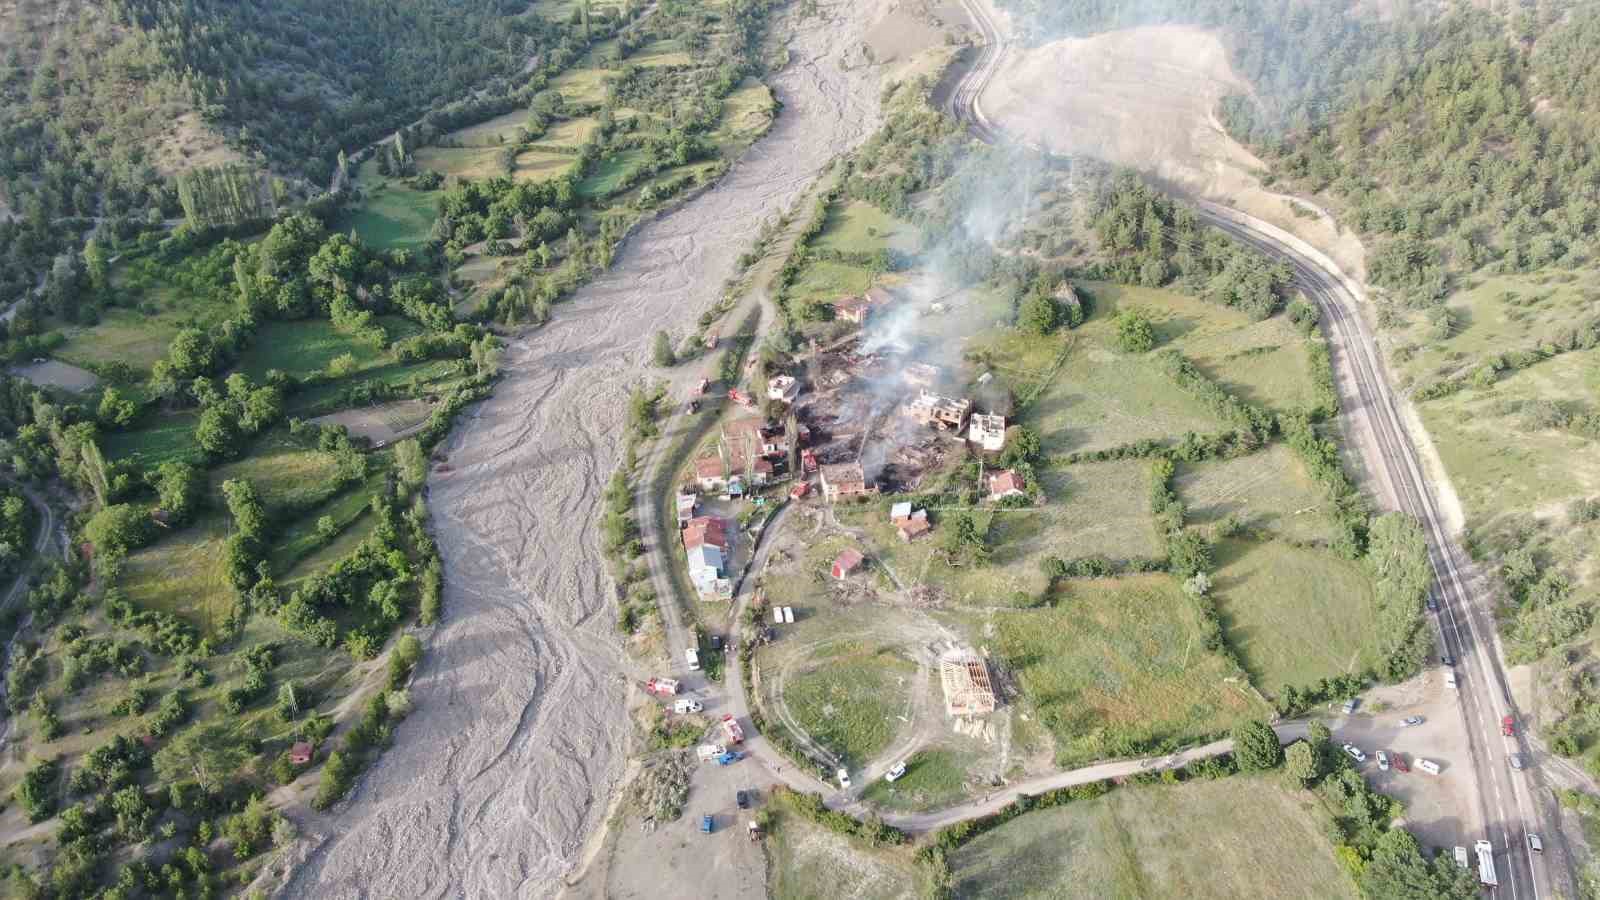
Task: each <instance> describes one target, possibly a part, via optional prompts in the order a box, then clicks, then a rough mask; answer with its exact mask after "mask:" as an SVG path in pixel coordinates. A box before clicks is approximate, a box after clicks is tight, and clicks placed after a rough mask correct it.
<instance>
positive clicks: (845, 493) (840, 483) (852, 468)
mask: <svg viewBox="0 0 1600 900" xmlns="http://www.w3.org/2000/svg"><path fill="white" fill-rule="evenodd" d="M873 493H877V491H876V489H875V488H872V487H869V486H868V485H867V476H866V473H865V472H863V471H862V469H861V464H860V463H839V464H838V465H832V466H823V467H822V498H823V499H824V500H827V501H828V502H829V503H834V502H836V501H838V500H842V499H844V498H846V497H861V496H865V495H867V494H873Z"/></svg>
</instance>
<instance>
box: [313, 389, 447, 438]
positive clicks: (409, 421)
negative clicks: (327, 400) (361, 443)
mask: <svg viewBox="0 0 1600 900" xmlns="http://www.w3.org/2000/svg"><path fill="white" fill-rule="evenodd" d="M431 409H432V407H431V406H429V404H428V402H427V401H426V400H397V401H395V402H393V403H384V404H381V405H378V406H367V407H362V408H361V409H347V410H343V411H341V412H336V413H333V414H331V415H326V416H319V417H317V418H315V419H312V420H311V421H312V422H313V423H315V424H317V425H343V426H344V427H345V428H346V429H348V430H349V432H350V434H351V435H353V436H355V437H364V438H366V439H367V440H369V441H371V442H373V443H374V444H377V443H380V442H381V443H389V442H391V441H394V440H398V439H399V438H402V437H405V436H406V435H408V434H410V433H411V432H413V431H415V430H417V429H418V428H421V427H422V426H423V425H424V424H426V423H427V421H428V413H429V411H430V410H431Z"/></svg>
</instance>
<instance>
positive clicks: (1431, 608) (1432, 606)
mask: <svg viewBox="0 0 1600 900" xmlns="http://www.w3.org/2000/svg"><path fill="white" fill-rule="evenodd" d="M1438 611H1439V601H1438V600H1436V599H1434V597H1433V595H1432V594H1429V595H1428V612H1438Z"/></svg>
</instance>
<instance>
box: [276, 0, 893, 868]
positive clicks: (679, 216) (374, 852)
mask: <svg viewBox="0 0 1600 900" xmlns="http://www.w3.org/2000/svg"><path fill="white" fill-rule="evenodd" d="M880 13H881V9H880V6H879V3H877V2H872V3H852V2H847V0H837V2H832V3H823V4H822V11H821V14H820V15H818V16H811V17H808V18H805V19H799V20H795V21H794V22H793V27H794V35H793V37H792V38H790V40H789V56H790V60H791V64H790V65H789V66H787V67H786V68H785V69H784V70H783V71H781V72H780V73H779V74H778V75H776V76H775V77H774V78H773V81H772V84H773V88H774V93H775V94H776V95H777V97H778V99H779V100H780V101H781V102H782V103H783V114H782V115H781V116H780V117H779V118H778V120H777V121H776V123H775V124H774V125H773V128H772V130H771V131H770V132H769V133H768V135H767V136H766V137H764V138H763V139H762V140H761V141H760V142H759V143H757V144H756V145H755V146H754V147H752V148H751V150H750V151H749V152H748V153H747V154H746V155H745V157H744V158H743V159H741V160H740V162H739V163H738V164H737V165H735V166H734V167H733V169H732V170H731V171H730V172H729V173H728V175H727V176H726V177H725V178H724V179H723V181H722V182H721V183H720V184H719V185H718V186H717V187H716V188H715V189H713V190H710V191H707V192H706V193H704V194H701V195H700V196H698V197H696V198H695V199H694V200H692V201H690V202H688V203H686V204H685V205H684V206H682V207H680V208H679V209H678V210H677V211H675V212H674V213H672V214H671V215H668V216H665V217H662V218H660V219H656V220H654V221H652V222H650V223H648V224H646V225H645V226H643V227H642V228H641V229H640V230H639V231H638V232H637V233H636V234H635V235H633V236H632V237H631V238H630V239H629V240H628V242H627V243H626V245H625V246H624V247H623V249H622V251H621V252H620V253H619V255H618V258H617V261H616V264H615V265H614V267H613V268H612V270H611V271H610V272H609V273H607V274H606V275H604V276H602V277H601V278H599V279H598V280H597V281H595V282H594V283H592V284H590V285H589V286H588V287H586V288H585V289H583V290H582V291H580V292H579V293H578V295H577V296H576V297H575V298H574V299H573V301H572V302H570V303H568V304H564V305H563V306H562V308H561V310H560V311H559V312H558V314H557V315H556V318H555V320H554V321H553V322H551V323H550V324H549V325H548V326H546V327H545V328H544V329H542V330H540V331H539V332H537V333H535V334H532V335H530V336H528V337H527V338H525V339H521V340H515V341H512V342H511V344H510V346H509V348H508V352H507V353H506V358H505V361H504V368H505V372H506V377H505V379H504V381H503V382H502V383H501V384H500V386H499V387H498V389H497V390H496V392H495V395H494V397H493V398H492V399H490V400H488V401H486V402H485V403H483V404H482V405H481V406H479V407H477V408H476V409H474V410H472V411H471V412H470V413H468V414H467V415H466V416H465V417H464V419H463V421H462V422H461V425H460V427H459V428H458V430H457V432H456V434H455V436H454V437H453V438H452V439H451V441H450V442H449V444H448V445H447V447H446V449H447V451H448V453H449V454H450V467H449V471H448V472H444V471H436V472H435V474H434V476H433V478H432V479H431V480H430V483H429V490H430V493H431V498H432V506H433V510H434V513H435V517H434V529H435V532H436V534H437V539H438V542H439V549H440V552H441V554H442V555H443V557H444V562H445V620H444V622H443V623H442V624H441V625H440V626H439V627H438V630H437V631H436V633H435V634H434V635H433V637H432V639H431V640H430V642H429V644H430V646H429V648H428V655H427V657H426V658H425V659H424V661H423V663H422V665H421V667H420V671H419V672H418V674H417V676H416V678H415V680H414V682H413V684H412V686H411V696H412V700H413V702H414V703H415V706H416V712H415V713H413V714H412V715H411V717H410V718H408V719H407V720H406V722H405V724H404V725H402V726H401V728H400V731H399V734H398V735H397V739H396V745H395V747H394V748H393V749H391V750H390V751H389V752H388V753H387V754H386V755H385V756H384V757H383V759H382V760H381V761H380V762H379V763H378V765H377V766H375V767H374V769H373V770H372V771H371V772H370V773H368V774H367V776H366V777H365V778H364V780H363V782H362V784H361V785H360V786H359V787H358V788H357V790H356V793H355V795H354V799H353V800H352V801H351V802H349V803H347V804H345V805H344V806H342V807H341V808H339V809H337V810H336V811H335V812H334V813H333V814H331V815H329V816H326V817H319V818H314V819H311V820H310V821H308V823H307V824H306V826H305V830H306V832H307V834H308V837H309V838H310V843H309V845H308V850H307V851H306V853H305V856H306V859H305V862H304V863H303V864H302V865H301V866H300V867H299V868H298V870H297V872H296V874H295V875H294V877H293V878H292V879H291V880H290V881H289V882H288V884H287V885H285V886H284V888H283V890H282V895H283V896H292V897H452V898H453V897H496V898H501V897H508V898H509V897H541V898H542V897H549V896H551V895H552V894H554V893H555V891H556V889H557V887H558V885H559V884H560V883H561V881H562V879H563V877H564V876H566V875H567V874H568V873H569V872H570V871H571V870H572V869H573V868H574V867H575V866H576V865H577V864H578V862H579V860H580V857H581V852H582V848H583V845H584V842H585V838H586V837H587V836H588V835H590V834H591V833H592V832H594V831H595V830H596V828H598V827H599V826H600V824H601V823H602V821H603V820H604V819H605V818H606V816H607V814H608V806H609V804H608V802H607V800H608V797H609V795H610V794H611V792H612V791H614V790H615V789H616V788H617V787H618V782H619V780H620V778H621V776H622V772H623V769H624V755H625V754H626V752H627V747H628V743H629V731H630V724H629V720H628V716H627V714H626V711H625V708H624V707H625V696H626V691H627V686H626V681H625V676H624V672H625V670H626V668H627V661H626V659H624V657H623V653H622V650H621V647H620V643H619V641H618V639H617V637H616V626H615V621H614V617H615V608H614V606H613V604H612V602H611V598H612V590H613V586H612V585H611V583H610V580H609V579H608V578H607V576H606V574H605V572H606V569H605V565H604V562H603V558H602V556H601V552H600V534H599V531H600V529H599V527H598V520H599V517H600V513H601V503H602V498H601V492H602V490H603V487H604V485H605V481H606V479H607V477H608V476H609V475H610V472H611V470H612V468H613V467H614V466H615V464H616V462H617V460H618V458H619V456H620V452H621V447H622V442H623V433H624V423H625V418H626V405H627V398H628V392H629V390H630V389H631V388H632V387H633V386H635V385H637V384H639V383H641V382H642V381H644V380H645V379H646V378H649V377H657V376H659V375H660V374H661V372H660V370H655V369H652V368H651V367H650V364H649V360H650V336H651V333H652V331H653V330H654V329H655V328H657V327H660V326H662V325H665V324H667V323H672V322H677V321H681V322H684V323H688V322H692V321H693V319H694V317H695V316H696V315H697V314H698V313H699V312H700V311H701V310H702V309H704V308H705V307H706V306H707V305H708V304H709V303H711V302H712V301H713V300H714V299H715V298H716V296H717V290H718V286H719V285H720V284H721V283H722V282H723V280H724V279H725V278H726V277H727V276H728V275H729V274H730V273H731V272H733V271H734V269H735V268H736V265H737V260H738V256H739V254H740V253H742V252H743V251H744V250H746V249H747V248H748V246H749V241H750V238H751V236H752V235H753V234H755V232H756V230H757V227H758V224H759V223H760V222H761V221H762V220H763V219H766V218H769V217H772V216H775V215H777V214H779V213H781V212H782V211H783V210H786V209H788V208H790V207H791V206H792V205H793V204H794V203H795V202H796V200H797V199H798V198H799V197H800V196H801V195H802V194H803V193H804V192H805V190H806V189H807V187H808V186H809V185H810V183H811V182H812V181H813V180H814V179H815V178H816V177H817V175H818V174H819V173H820V172H821V171H822V170H823V168H824V167H825V166H826V165H827V164H828V163H829V161H830V160H832V159H833V158H834V157H835V156H837V155H838V154H840V153H843V152H845V151H847V150H849V149H851V148H852V147H854V146H856V145H858V144H859V143H860V142H861V141H863V140H864V139H865V138H866V137H867V136H868V135H869V134H870V133H871V131H872V129H873V128H875V127H876V125H877V123H878V120H879V114H878V79H877V75H876V72H875V71H874V70H872V69H871V68H867V67H862V66H859V65H849V66H846V65H845V64H844V61H845V58H846V56H847V55H849V54H851V53H852V51H851V50H850V47H851V46H852V44H853V43H854V42H856V41H857V39H858V38H859V36H860V35H861V34H862V33H863V32H864V31H865V30H866V28H867V27H868V26H869V25H870V23H871V22H873V21H875V20H876V19H877V17H878V15H879V14H880ZM780 27H783V26H780ZM857 46H859V45H857ZM854 56H855V57H859V49H857V50H855V51H854ZM720 802H727V801H726V799H723V800H722V801H720ZM694 811H695V801H694V799H693V798H692V797H691V800H690V812H691V813H693V812H694ZM687 839H688V836H687V835H685V838H684V841H685V842H686V841H687ZM730 839H734V838H731V837H730ZM691 863H692V861H686V862H685V863H684V864H685V865H688V864H691ZM757 889H758V890H759V887H758V888H757ZM658 896H660V895H659V894H658Z"/></svg>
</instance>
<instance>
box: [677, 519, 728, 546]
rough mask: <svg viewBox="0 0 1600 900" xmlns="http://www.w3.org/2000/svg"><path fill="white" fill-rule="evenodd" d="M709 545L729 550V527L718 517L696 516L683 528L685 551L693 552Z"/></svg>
mask: <svg viewBox="0 0 1600 900" xmlns="http://www.w3.org/2000/svg"><path fill="white" fill-rule="evenodd" d="M707 544H710V545H711V546H713V547H716V548H718V549H721V550H726V549H728V525H727V523H726V522H724V521H723V520H721V519H719V518H717V517H716V516H695V517H694V518H692V519H690V520H689V524H687V525H685V526H683V549H685V550H693V549H694V548H696V547H703V546H705V545H707Z"/></svg>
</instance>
